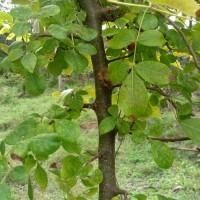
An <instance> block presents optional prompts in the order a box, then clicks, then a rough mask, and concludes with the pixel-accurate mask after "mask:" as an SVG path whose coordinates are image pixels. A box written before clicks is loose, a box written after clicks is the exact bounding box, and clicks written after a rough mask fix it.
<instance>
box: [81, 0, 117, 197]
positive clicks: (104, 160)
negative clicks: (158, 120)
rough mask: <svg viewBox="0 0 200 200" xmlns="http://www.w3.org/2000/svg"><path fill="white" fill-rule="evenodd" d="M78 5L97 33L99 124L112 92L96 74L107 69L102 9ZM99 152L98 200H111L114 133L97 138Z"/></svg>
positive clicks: (91, 2)
mask: <svg viewBox="0 0 200 200" xmlns="http://www.w3.org/2000/svg"><path fill="white" fill-rule="evenodd" d="M79 5H80V7H81V8H82V9H83V10H85V12H86V13H87V18H86V25H87V27H88V28H92V29H95V30H96V31H97V32H98V36H97V37H96V38H95V39H94V40H93V45H94V46H95V47H96V49H97V54H96V55H94V56H92V64H93V71H94V79H95V87H96V100H95V104H94V105H95V112H96V115H97V119H98V124H100V122H101V121H102V120H103V119H104V118H106V117H108V116H109V114H108V111H107V110H108V108H109V106H110V105H111V94H112V90H111V89H109V88H107V87H105V86H104V85H103V84H102V83H100V82H99V80H98V73H99V72H100V71H101V70H102V69H105V68H107V67H108V63H107V59H106V54H105V49H104V42H103V38H102V22H103V8H101V7H100V5H99V4H98V2H97V1H95V0H81V1H79ZM99 152H101V154H103V156H102V157H100V158H99V168H100V170H101V171H102V173H103V181H102V183H101V184H100V186H99V200H111V199H112V198H113V197H114V196H116V195H117V194H119V193H118V188H117V184H116V175H115V132H110V133H107V134H105V135H102V136H99Z"/></svg>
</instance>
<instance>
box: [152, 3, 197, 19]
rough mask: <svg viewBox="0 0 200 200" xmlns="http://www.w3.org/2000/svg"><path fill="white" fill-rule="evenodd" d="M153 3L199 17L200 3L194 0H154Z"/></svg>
mask: <svg viewBox="0 0 200 200" xmlns="http://www.w3.org/2000/svg"><path fill="white" fill-rule="evenodd" d="M151 2H152V3H153V4H160V5H166V6H169V7H172V8H175V9H178V10H180V11H181V12H184V13H185V14H187V15H189V16H193V17H199V16H197V15H196V12H197V11H198V10H199V5H198V4H197V3H196V2H195V1H194V0H184V3H183V1H182V0H176V1H174V0H152V1H151Z"/></svg>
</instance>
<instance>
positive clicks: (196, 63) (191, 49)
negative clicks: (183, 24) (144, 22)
mask: <svg viewBox="0 0 200 200" xmlns="http://www.w3.org/2000/svg"><path fill="white" fill-rule="evenodd" d="M161 15H163V16H164V17H165V19H166V20H167V21H168V22H169V23H170V24H171V25H172V26H173V27H174V28H175V29H176V30H177V31H178V33H179V34H180V35H181V36H182V38H183V40H184V41H185V44H186V46H187V48H188V50H189V51H190V53H191V55H192V57H193V59H194V62H195V65H196V68H197V69H198V70H199V71H200V61H199V59H198V57H197V55H196V53H195V51H194V49H193V48H192V45H191V44H190V42H189V41H188V39H187V38H186V36H185V34H184V33H183V31H182V30H181V29H180V28H179V26H178V25H177V24H176V23H175V22H173V21H172V20H171V19H169V18H168V17H167V16H166V15H164V14H161Z"/></svg>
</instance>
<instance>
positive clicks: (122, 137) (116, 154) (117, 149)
mask: <svg viewBox="0 0 200 200" xmlns="http://www.w3.org/2000/svg"><path fill="white" fill-rule="evenodd" d="M123 141H124V137H122V139H121V141H120V144H119V146H118V148H117V150H116V152H115V157H116V156H117V154H118V152H119V149H120V147H121V146H122V142H123Z"/></svg>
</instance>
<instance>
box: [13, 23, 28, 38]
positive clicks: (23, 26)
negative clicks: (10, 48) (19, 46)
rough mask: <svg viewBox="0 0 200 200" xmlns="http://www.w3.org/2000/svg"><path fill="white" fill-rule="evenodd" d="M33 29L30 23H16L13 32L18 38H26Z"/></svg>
mask: <svg viewBox="0 0 200 200" xmlns="http://www.w3.org/2000/svg"><path fill="white" fill-rule="evenodd" d="M30 29H31V24H30V23H29V22H23V21H22V22H16V23H15V24H14V25H13V27H12V32H13V33H14V34H15V35H16V36H24V35H25V34H27V33H28V31H29V30H30Z"/></svg>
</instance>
